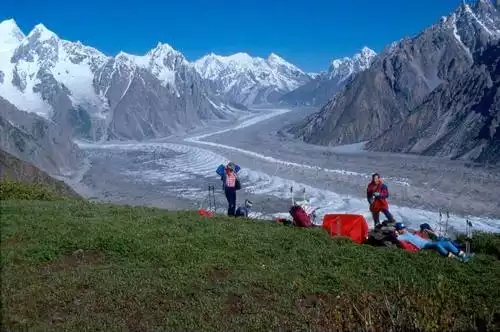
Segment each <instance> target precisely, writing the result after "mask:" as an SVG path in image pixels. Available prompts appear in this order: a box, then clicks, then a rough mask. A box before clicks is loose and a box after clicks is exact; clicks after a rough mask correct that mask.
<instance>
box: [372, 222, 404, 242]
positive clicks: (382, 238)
mask: <svg viewBox="0 0 500 332" xmlns="http://www.w3.org/2000/svg"><path fill="white" fill-rule="evenodd" d="M395 231H396V227H395V223H392V222H389V221H387V220H386V221H384V222H382V223H381V224H379V225H377V226H375V228H374V229H372V230H371V231H370V232H369V233H368V240H367V241H366V243H367V244H370V245H372V246H380V247H384V246H385V247H397V246H398V243H399V241H398V240H397V238H396V236H395Z"/></svg>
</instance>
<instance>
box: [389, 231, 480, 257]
mask: <svg viewBox="0 0 500 332" xmlns="http://www.w3.org/2000/svg"><path fill="white" fill-rule="evenodd" d="M396 238H397V240H398V241H400V242H409V243H411V244H412V245H413V246H414V247H416V248H417V249H418V250H423V249H434V250H436V251H437V252H438V253H439V254H440V255H441V256H444V257H450V258H457V259H459V260H461V261H462V262H467V261H468V260H469V259H470V256H467V255H465V253H464V252H463V251H461V250H459V249H458V248H457V247H455V246H454V245H453V243H451V242H450V241H448V240H438V241H431V240H429V239H424V238H422V237H420V236H418V235H416V234H412V233H410V232H409V231H408V229H407V228H406V226H405V225H404V224H403V223H401V222H398V223H396Z"/></svg>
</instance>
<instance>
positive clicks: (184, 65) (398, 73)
mask: <svg viewBox="0 0 500 332" xmlns="http://www.w3.org/2000/svg"><path fill="white" fill-rule="evenodd" d="M499 8H500V4H498V1H497V3H496V4H493V3H492V2H490V1H489V0H479V1H477V3H476V4H474V5H468V4H465V3H462V4H461V5H460V6H459V7H458V8H457V9H456V10H455V11H454V12H453V13H451V14H450V15H449V16H446V17H443V18H441V20H440V21H439V22H437V23H436V24H434V25H432V26H431V27H429V28H427V29H425V30H424V31H422V32H421V33H420V34H418V35H417V36H414V37H412V38H405V39H402V40H400V41H398V42H394V43H392V44H391V45H389V46H388V47H386V48H385V49H384V50H383V51H382V52H381V53H380V54H378V55H377V54H376V53H375V52H374V51H373V50H371V49H369V48H368V47H364V48H363V49H361V50H360V52H359V53H357V54H355V55H353V56H352V57H351V58H347V57H346V58H342V59H336V60H333V61H332V62H331V64H330V66H329V68H328V70H326V71H324V72H320V73H316V74H313V73H306V72H304V71H303V70H301V69H299V68H298V67H297V66H295V65H293V64H291V63H289V62H287V61H285V60H284V59H282V58H281V57H279V56H278V55H276V54H271V55H269V56H268V57H267V58H266V59H264V58H259V57H251V56H250V55H248V54H246V53H237V54H234V55H231V56H219V55H215V54H209V55H207V56H204V57H202V58H201V59H199V60H196V61H194V62H190V61H188V60H187V59H186V58H185V57H184V55H183V54H182V53H180V52H179V51H176V50H175V49H173V48H172V47H171V46H169V45H167V44H163V43H158V44H157V45H156V47H154V48H153V49H151V50H150V51H149V52H147V53H146V54H144V55H132V54H127V53H124V52H120V53H119V54H117V55H116V56H107V55H104V54H103V53H101V52H100V51H98V50H96V49H95V48H92V47H89V46H86V45H83V44H82V43H80V42H70V41H66V40H63V39H60V38H59V37H58V36H57V34H55V33H54V32H52V31H50V30H49V29H47V28H46V27H45V26H43V25H42V24H39V25H37V26H35V27H34V28H33V30H31V31H30V32H29V33H28V34H27V35H25V34H24V33H23V32H22V31H21V30H20V29H19V27H18V26H17V24H16V22H15V21H14V20H12V19H10V20H6V21H3V22H1V23H0V130H1V132H0V148H2V149H4V150H5V151H7V152H8V153H11V154H13V155H15V156H16V157H18V158H21V159H23V160H25V161H28V162H30V163H33V164H35V165H37V166H39V167H41V168H42V169H43V170H45V171H47V172H49V173H52V174H68V173H70V172H71V171H72V170H74V169H75V168H77V167H78V165H81V154H80V152H79V151H78V148H77V147H76V145H75V144H74V140H75V139H80V140H89V141H102V140H145V139H152V138H159V137H165V136H168V135H171V134H175V133H179V132H182V131H186V130H189V129H193V128H196V127H201V126H205V125H206V124H207V123H209V122H210V121H211V120H231V119H235V118H237V117H239V116H241V115H242V114H243V113H242V112H248V111H249V110H248V108H249V107H252V106H255V105H271V106H272V105H277V104H281V105H285V106H290V107H293V106H302V105H307V106H317V107H322V108H321V110H320V111H319V112H318V113H316V114H313V115H312V116H311V117H309V118H307V119H306V120H305V121H303V122H300V123H297V124H295V125H293V126H292V127H291V128H287V130H288V131H289V132H290V133H292V134H293V135H294V136H295V137H296V138H299V139H302V140H304V141H306V142H308V143H312V144H323V145H339V144H348V143H355V142H365V141H367V142H368V144H367V145H366V146H367V148H368V149H371V150H376V151H393V152H405V153H418V154H427V155H437V156H444V157H449V158H464V159H473V160H477V161H481V162H497V161H499V158H500V156H499V152H498V150H499V148H498V146H499V139H498V135H499V134H498V131H499V130H500V129H499V123H500V119H499V112H498V105H499V104H500V102H499V99H498V98H499V97H498V93H499V92H498V90H499V89H498V82H499V78H498V76H499V75H498V65H497V64H498V62H497V61H496V59H498V43H499V40H500V14H499V12H500V10H499ZM495 57H496V58H495Z"/></svg>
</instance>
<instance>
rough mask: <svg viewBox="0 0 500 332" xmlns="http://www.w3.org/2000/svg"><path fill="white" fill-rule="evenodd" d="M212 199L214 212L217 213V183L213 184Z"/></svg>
mask: <svg viewBox="0 0 500 332" xmlns="http://www.w3.org/2000/svg"><path fill="white" fill-rule="evenodd" d="M212 199H213V200H214V214H215V213H217V206H216V204H215V185H212Z"/></svg>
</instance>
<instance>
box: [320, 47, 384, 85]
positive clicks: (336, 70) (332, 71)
mask: <svg viewBox="0 0 500 332" xmlns="http://www.w3.org/2000/svg"><path fill="white" fill-rule="evenodd" d="M376 55H377V53H375V51H373V50H372V49H370V48H368V47H366V46H365V47H363V48H362V49H361V51H360V52H359V53H356V54H355V55H353V56H352V57H350V58H349V57H344V58H341V59H335V60H333V61H332V62H331V64H330V68H329V69H328V75H329V76H330V78H334V77H339V78H340V80H341V81H343V80H345V79H347V78H348V77H350V76H351V75H352V74H353V73H358V72H360V71H363V70H366V69H368V68H369V67H370V65H371V63H372V61H373V59H374V58H375V56H376Z"/></svg>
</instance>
